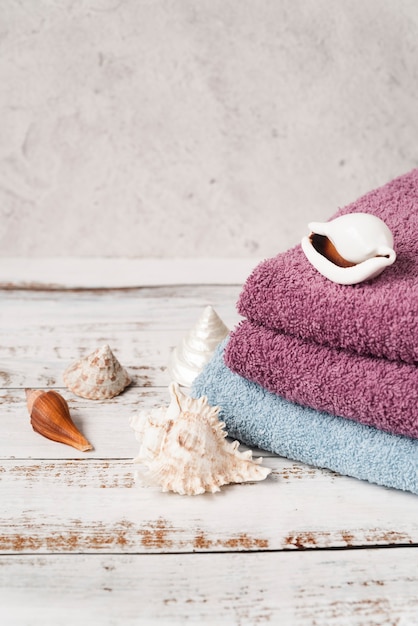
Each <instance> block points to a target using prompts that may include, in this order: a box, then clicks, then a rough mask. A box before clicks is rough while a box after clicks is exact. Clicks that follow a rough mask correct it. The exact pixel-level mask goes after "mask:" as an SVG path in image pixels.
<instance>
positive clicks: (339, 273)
mask: <svg viewBox="0 0 418 626" xmlns="http://www.w3.org/2000/svg"><path fill="white" fill-rule="evenodd" d="M308 226H309V229H310V231H311V232H310V234H309V235H308V236H306V237H304V238H303V239H302V242H301V244H302V250H303V251H304V253H305V255H306V256H307V258H308V260H309V261H310V263H312V265H313V266H314V267H315V268H316V269H317V270H318V272H320V274H322V275H323V276H325V277H326V278H329V280H332V281H333V282H334V283H339V284H340V285H355V284H357V283H361V282H363V281H365V280H370V279H371V278H375V276H378V275H379V274H380V273H381V272H383V270H384V269H385V268H386V267H388V266H389V265H392V263H393V262H394V261H395V259H396V253H395V251H394V250H393V235H392V233H391V231H390V230H389V228H388V227H387V225H386V224H385V223H384V221H383V220H381V219H380V218H378V217H376V216H375V215H370V214H369V213H348V214H347V215H341V216H340V217H337V218H336V219H334V220H331V221H330V222H324V223H321V222H311V223H310V224H309V225H308Z"/></svg>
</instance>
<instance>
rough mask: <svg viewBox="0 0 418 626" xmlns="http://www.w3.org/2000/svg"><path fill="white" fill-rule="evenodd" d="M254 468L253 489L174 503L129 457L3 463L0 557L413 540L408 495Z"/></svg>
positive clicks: (287, 466) (291, 468) (233, 488)
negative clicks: (258, 475)
mask: <svg viewBox="0 0 418 626" xmlns="http://www.w3.org/2000/svg"><path fill="white" fill-rule="evenodd" d="M263 462H264V463H265V464H266V465H267V466H268V467H271V468H272V469H273V470H274V471H273V475H272V476H270V477H269V478H267V479H266V480H265V481H263V482H261V483H247V484H240V485H228V486H226V487H224V488H222V492H221V493H218V494H205V495H203V496H195V497H187V496H183V497H181V496H178V495H175V494H164V493H160V492H159V490H157V489H154V488H148V487H144V486H142V485H141V483H139V482H135V469H136V468H135V466H134V465H133V463H132V461H131V459H127V460H117V459H107V460H100V459H89V460H84V461H82V460H49V461H47V460H32V461H29V460H27V461H4V462H3V463H2V470H1V474H0V486H1V492H2V514H1V518H0V553H10V552H12V553H15V552H16V553H17V552H23V553H30V552H45V553H49V552H53V553H56V552H60V553H61V552H83V553H86V552H119V553H143V552H164V553H166V552H199V551H203V552H208V551H213V550H216V551H237V550H294V549H301V548H328V547H347V546H375V545H397V544H398V545H405V544H418V501H417V500H418V499H417V498H416V497H415V496H414V495H412V494H407V493H402V492H394V491H391V490H386V489H379V488H376V487H374V486H373V485H369V484H366V483H359V482H358V481H356V480H354V479H349V478H341V477H339V476H337V475H335V474H333V473H331V472H328V471H325V470H318V469H313V468H310V467H307V466H305V465H303V464H299V463H294V462H291V461H288V460H285V459H280V458H277V457H270V458H266V459H264V461H263ZM312 494H314V495H312ZM371 502H372V503H373V505H372V506H371V504H370V503H371Z"/></svg>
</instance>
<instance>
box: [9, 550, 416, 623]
mask: <svg viewBox="0 0 418 626" xmlns="http://www.w3.org/2000/svg"><path fill="white" fill-rule="evenodd" d="M417 552H418V548H413V549H408V550H405V549H403V548H394V549H381V550H342V551H321V550H319V551H307V552H296V553H289V552H287V553H286V552H282V553H280V552H279V553H247V554H211V555H207V554H172V555H170V554H164V555H159V556H156V555H135V556H125V555H117V556H112V555H103V556H98V555H77V556H71V555H51V556H48V557H47V556H10V557H9V556H3V557H0V581H1V587H0V623H1V624H4V625H5V626H6V625H7V626H22V625H26V626H34V625H36V626H38V625H39V626H57V624H59V625H60V626H70V625H71V626H72V625H74V624H80V625H84V624H89V625H96V624H97V625H100V626H116V625H120V624H122V625H127V626H130V625H132V626H133V625H135V626H149V624H154V623H158V624H164V625H166V626H177V625H179V624H185V623H186V624H192V625H193V626H195V625H196V626H197V625H198V624H210V625H211V626H218V625H219V624H234V625H237V626H257V625H261V624H282V625H283V626H293V625H297V626H329V625H332V626H347V625H352V624H354V625H358V626H360V625H361V626H366V625H367V626H392V625H396V626H414V625H415V624H417V623H418V594H417V588H418V576H417V568H416V567H414V566H413V564H414V563H415V564H416V562H417V558H418V554H417Z"/></svg>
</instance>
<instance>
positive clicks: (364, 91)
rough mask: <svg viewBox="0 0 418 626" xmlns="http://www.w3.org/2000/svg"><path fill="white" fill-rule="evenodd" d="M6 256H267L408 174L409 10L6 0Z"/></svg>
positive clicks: (415, 75)
mask: <svg viewBox="0 0 418 626" xmlns="http://www.w3.org/2000/svg"><path fill="white" fill-rule="evenodd" d="M0 85H1V89H0V116H1V117H0V119H1V122H0V255H2V256H5V257H7V256H24V255H29V256H34V257H35V256H54V255H64V256H73V255H74V256H80V255H81V256H101V255H105V256H131V257H143V256H156V257H167V256H180V257H190V256H196V257H204V256H209V257H211V256H231V257H243V256H254V257H266V256H271V255H273V254H276V253H277V252H279V251H281V250H284V249H286V248H287V247H289V246H291V245H293V244H294V243H296V242H298V241H299V239H300V237H301V236H302V235H303V234H304V233H305V230H306V224H307V222H308V221H309V220H311V219H327V218H328V217H329V216H330V215H331V214H332V213H333V212H334V211H335V210H336V209H337V208H338V207H339V206H342V205H344V204H346V203H348V202H350V201H352V200H354V199H355V198H356V197H357V196H359V195H360V194H362V193H364V192H366V191H368V190H369V189H371V188H373V187H376V186H378V185H380V184H383V183H385V182H386V181H388V180H389V179H391V178H393V177H394V176H396V175H398V174H401V173H404V172H406V171H408V170H410V169H412V168H413V167H415V166H417V165H418V142H417V137H418V3H417V2H416V0H403V1H402V2H399V1H398V0H343V1H341V2H335V1H334V0H315V2H313V1H311V0H0Z"/></svg>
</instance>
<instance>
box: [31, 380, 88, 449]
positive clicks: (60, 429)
mask: <svg viewBox="0 0 418 626" xmlns="http://www.w3.org/2000/svg"><path fill="white" fill-rule="evenodd" d="M26 404H27V407H28V411H29V415H30V421H31V424H32V428H33V430H34V431H35V432H37V433H39V434H40V435H43V436H44V437H46V438H47V439H51V440H52V441H57V442H59V443H65V444H67V445H68V446H72V447H73V448H76V449H77V450H81V451H82V452H87V450H92V449H93V446H92V445H91V444H90V443H89V442H88V441H87V439H86V438H85V437H84V436H83V435H82V434H81V433H80V431H79V430H78V428H77V427H76V426H75V424H74V422H73V420H72V419H71V416H70V410H69V408H68V404H67V401H66V400H65V399H64V398H63V397H62V396H61V394H59V393H58V392H57V391H42V390H41V389H36V390H35V389H26Z"/></svg>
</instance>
